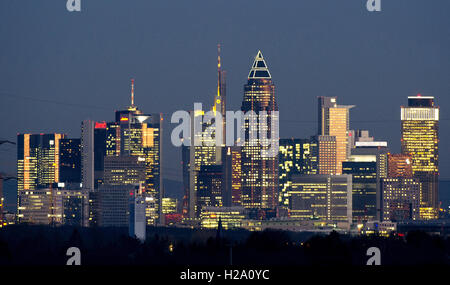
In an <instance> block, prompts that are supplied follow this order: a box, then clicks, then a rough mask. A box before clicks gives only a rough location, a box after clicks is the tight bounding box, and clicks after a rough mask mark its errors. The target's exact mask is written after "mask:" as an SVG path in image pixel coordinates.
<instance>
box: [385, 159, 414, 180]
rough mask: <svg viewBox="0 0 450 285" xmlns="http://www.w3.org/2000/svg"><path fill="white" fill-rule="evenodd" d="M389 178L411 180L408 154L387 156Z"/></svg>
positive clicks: (410, 165) (411, 172) (410, 163)
mask: <svg viewBox="0 0 450 285" xmlns="http://www.w3.org/2000/svg"><path fill="white" fill-rule="evenodd" d="M388 177H389V178H412V177H413V170H412V158H411V156H410V155H409V154H391V153H390V154H389V155H388Z"/></svg>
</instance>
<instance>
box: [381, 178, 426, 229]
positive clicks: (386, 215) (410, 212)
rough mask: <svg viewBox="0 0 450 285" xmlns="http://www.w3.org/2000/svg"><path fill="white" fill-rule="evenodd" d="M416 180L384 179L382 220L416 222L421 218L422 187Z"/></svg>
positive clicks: (382, 185)
mask: <svg viewBox="0 0 450 285" xmlns="http://www.w3.org/2000/svg"><path fill="white" fill-rule="evenodd" d="M420 186H421V183H420V181H419V179H416V178H402V177H399V178H384V179H382V180H381V189H382V217H381V218H382V220H383V221H386V220H388V221H403V220H416V219H419V217H420V211H419V209H420V198H419V196H420V188H421V187H420Z"/></svg>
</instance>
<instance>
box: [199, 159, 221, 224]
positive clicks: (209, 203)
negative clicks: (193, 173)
mask: <svg viewBox="0 0 450 285" xmlns="http://www.w3.org/2000/svg"><path fill="white" fill-rule="evenodd" d="M197 179H198V180H197V192H196V194H197V197H196V199H197V203H196V204H197V208H196V209H197V216H199V215H200V211H201V209H202V208H204V207H222V206H223V197H222V195H223V193H222V189H223V186H224V183H223V168H222V165H204V166H202V167H201V168H200V171H199V173H198V176H197Z"/></svg>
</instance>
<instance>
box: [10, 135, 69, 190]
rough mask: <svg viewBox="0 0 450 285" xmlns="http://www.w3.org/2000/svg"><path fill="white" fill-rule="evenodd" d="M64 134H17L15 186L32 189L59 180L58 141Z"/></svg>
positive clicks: (19, 188) (20, 188)
mask: <svg viewBox="0 0 450 285" xmlns="http://www.w3.org/2000/svg"><path fill="white" fill-rule="evenodd" d="M64 138H65V135H64V134H36V135H32V134H19V135H18V136H17V180H18V181H17V187H18V189H17V190H18V191H19V194H20V191H23V190H34V189H36V188H37V187H38V186H45V185H48V184H51V183H55V182H56V183H57V182H59V157H60V151H59V146H60V144H59V141H60V140H61V139H64Z"/></svg>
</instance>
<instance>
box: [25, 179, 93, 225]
mask: <svg viewBox="0 0 450 285" xmlns="http://www.w3.org/2000/svg"><path fill="white" fill-rule="evenodd" d="M76 185H77V186H79V184H76ZM51 186H52V187H50V188H39V189H35V190H29V191H24V192H23V193H22V194H21V197H20V201H21V205H20V207H21V210H20V216H19V219H20V221H21V222H22V223H29V224H38V225H70V226H84V227H86V226H88V218H89V200H88V199H89V193H88V191H87V190H81V189H79V187H78V189H77V187H76V186H75V187H72V185H70V186H65V184H64V183H58V184H54V185H51Z"/></svg>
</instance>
